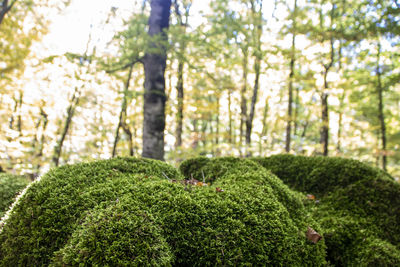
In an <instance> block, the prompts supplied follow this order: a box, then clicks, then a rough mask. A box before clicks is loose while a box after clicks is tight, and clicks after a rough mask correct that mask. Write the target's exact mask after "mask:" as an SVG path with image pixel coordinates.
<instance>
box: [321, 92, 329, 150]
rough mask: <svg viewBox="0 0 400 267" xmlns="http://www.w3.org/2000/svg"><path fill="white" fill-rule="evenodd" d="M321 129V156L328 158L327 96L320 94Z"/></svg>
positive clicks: (324, 93)
mask: <svg viewBox="0 0 400 267" xmlns="http://www.w3.org/2000/svg"><path fill="white" fill-rule="evenodd" d="M321 103H322V128H321V145H322V154H323V155H324V156H328V144H329V109H328V94H327V93H326V92H323V93H322V96H321Z"/></svg>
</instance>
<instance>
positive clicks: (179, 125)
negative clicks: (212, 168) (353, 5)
mask: <svg viewBox="0 0 400 267" xmlns="http://www.w3.org/2000/svg"><path fill="white" fill-rule="evenodd" d="M183 67H184V62H183V60H182V59H180V60H179V63H178V83H177V86H176V90H177V91H178V107H177V109H178V111H177V115H176V117H177V118H176V120H177V121H176V143H175V147H176V148H178V147H181V146H182V132H183Z"/></svg>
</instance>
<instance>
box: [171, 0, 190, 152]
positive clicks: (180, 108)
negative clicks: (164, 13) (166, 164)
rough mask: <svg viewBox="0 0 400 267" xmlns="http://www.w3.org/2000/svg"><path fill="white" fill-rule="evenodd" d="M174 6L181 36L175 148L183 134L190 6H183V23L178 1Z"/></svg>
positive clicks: (180, 141) (180, 143) (179, 144)
mask: <svg viewBox="0 0 400 267" xmlns="http://www.w3.org/2000/svg"><path fill="white" fill-rule="evenodd" d="M174 6H175V13H176V16H177V19H178V25H179V26H180V27H182V31H183V32H182V36H181V39H180V40H179V53H180V55H179V56H178V82H177V85H176V90H177V93H178V107H177V116H176V143H175V147H176V148H178V147H181V146H182V133H183V108H184V106H183V105H184V103H183V100H184V88H183V70H184V67H185V61H184V56H183V55H184V53H185V49H186V40H185V39H184V38H185V36H184V35H185V34H186V27H187V25H188V19H189V10H190V6H191V4H188V5H186V6H185V5H184V9H185V21H183V18H182V14H181V12H180V9H179V5H178V1H176V0H175V1H174Z"/></svg>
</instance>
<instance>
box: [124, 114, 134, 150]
mask: <svg viewBox="0 0 400 267" xmlns="http://www.w3.org/2000/svg"><path fill="white" fill-rule="evenodd" d="M125 117H126V114H125ZM121 128H122V130H124V133H125V134H126V135H127V136H128V149H129V156H131V157H132V156H133V155H134V148H133V134H132V131H131V129H129V125H128V124H126V123H125V121H124V122H123V123H122V124H121Z"/></svg>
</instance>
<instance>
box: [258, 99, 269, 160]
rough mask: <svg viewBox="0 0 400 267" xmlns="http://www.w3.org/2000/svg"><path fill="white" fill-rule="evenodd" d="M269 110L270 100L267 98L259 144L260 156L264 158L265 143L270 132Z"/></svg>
mask: <svg viewBox="0 0 400 267" xmlns="http://www.w3.org/2000/svg"><path fill="white" fill-rule="evenodd" d="M268 109H269V98H267V99H266V100H265V106H264V113H263V119H262V130H261V136H260V143H259V154H260V156H262V150H263V143H264V140H265V138H266V135H267V131H268V127H267V117H268Z"/></svg>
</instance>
